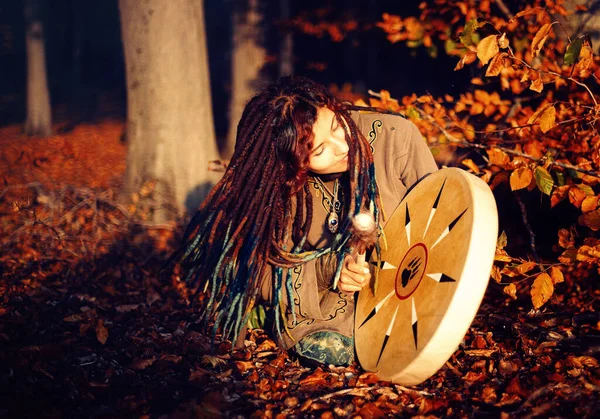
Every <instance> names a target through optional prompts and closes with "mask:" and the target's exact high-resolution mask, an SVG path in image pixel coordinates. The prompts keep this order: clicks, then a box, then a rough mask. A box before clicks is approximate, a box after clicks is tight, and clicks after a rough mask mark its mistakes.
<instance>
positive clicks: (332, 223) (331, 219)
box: [327, 211, 339, 234]
mask: <svg viewBox="0 0 600 419" xmlns="http://www.w3.org/2000/svg"><path fill="white" fill-rule="evenodd" d="M338 224H339V217H338V215H337V212H335V211H331V212H330V213H329V216H328V217H327V228H328V229H329V231H331V232H332V233H334V234H335V233H337V230H338Z"/></svg>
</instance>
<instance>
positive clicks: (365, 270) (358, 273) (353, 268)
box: [338, 255, 371, 292]
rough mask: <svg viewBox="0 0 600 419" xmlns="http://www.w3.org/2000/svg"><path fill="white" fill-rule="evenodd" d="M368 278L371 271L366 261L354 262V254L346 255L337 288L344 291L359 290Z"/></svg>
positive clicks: (366, 282) (367, 281)
mask: <svg viewBox="0 0 600 419" xmlns="http://www.w3.org/2000/svg"><path fill="white" fill-rule="evenodd" d="M370 280H371V271H370V270H369V265H368V263H367V262H362V263H356V260H355V259H354V256H350V255H349V256H346V258H345V259H344V266H343V267H342V273H341V275H340V282H339V284H338V288H339V290H340V291H344V292H356V291H360V290H361V289H363V287H364V286H365V285H367V284H368V283H369V281H370Z"/></svg>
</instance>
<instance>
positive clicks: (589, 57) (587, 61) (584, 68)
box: [575, 44, 594, 79]
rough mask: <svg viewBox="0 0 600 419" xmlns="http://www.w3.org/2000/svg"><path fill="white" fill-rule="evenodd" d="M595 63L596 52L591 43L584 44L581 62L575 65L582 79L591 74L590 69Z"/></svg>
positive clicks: (580, 57) (580, 56)
mask: <svg viewBox="0 0 600 419" xmlns="http://www.w3.org/2000/svg"><path fill="white" fill-rule="evenodd" d="M593 65H594V53H593V51H592V48H590V46H589V45H587V44H586V45H584V46H583V48H582V49H581V53H580V55H579V62H578V63H577V64H576V65H575V70H576V71H577V73H578V74H579V77H581V78H582V79H585V78H587V77H588V76H589V75H590V70H591V68H592V67H593Z"/></svg>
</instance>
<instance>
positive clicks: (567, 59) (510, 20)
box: [370, 1, 600, 309]
mask: <svg viewBox="0 0 600 419" xmlns="http://www.w3.org/2000/svg"><path fill="white" fill-rule="evenodd" d="M432 3H433V4H434V5H435V7H431V5H430V4H427V3H425V2H424V3H422V7H421V9H422V13H421V16H420V17H419V18H415V17H407V18H402V17H400V16H393V15H387V14H386V15H384V16H383V20H382V22H380V23H379V26H380V27H381V28H382V29H383V30H384V31H385V32H386V33H387V35H388V39H389V40H390V41H391V42H405V43H406V44H407V45H408V46H410V47H413V48H419V47H423V48H427V49H428V50H429V51H430V52H431V53H432V54H437V51H438V49H441V48H443V49H444V51H445V52H446V53H447V54H449V55H454V56H456V57H457V64H456V68H455V70H456V71H466V70H467V68H470V69H471V71H472V74H473V75H474V77H473V78H472V80H471V83H472V88H471V89H469V91H466V92H464V93H463V94H460V95H459V96H458V97H450V96H445V97H443V98H433V97H431V96H421V97H417V96H416V95H413V96H410V97H404V98H402V99H399V100H395V99H392V98H391V97H390V95H389V93H388V92H385V91H382V92H380V93H379V94H375V96H376V98H371V99H370V102H371V105H375V106H383V107H386V108H389V109H392V110H395V111H399V112H403V113H405V114H406V115H407V116H408V117H409V118H410V119H411V120H412V121H413V122H415V123H416V124H417V125H418V126H419V128H420V129H421V131H422V133H423V134H424V135H425V137H427V139H428V141H429V142H430V144H431V146H432V147H433V149H434V151H435V150H436V149H437V148H439V147H440V146H441V145H444V144H450V145H452V146H455V147H457V148H459V149H467V150H473V149H474V150H476V151H477V152H476V153H471V154H470V156H471V155H474V156H475V157H469V158H462V159H460V160H459V161H458V162H456V163H459V164H460V165H461V166H462V167H463V168H465V169H467V170H469V171H470V172H472V173H474V174H475V175H477V176H480V177H481V178H482V179H484V180H485V181H486V182H488V183H489V184H490V187H491V188H492V189H496V188H498V187H499V186H500V185H502V184H507V185H509V186H510V190H512V191H515V192H514V195H515V197H516V199H517V200H518V201H519V202H520V204H522V205H521V208H522V210H523V220H524V222H525V223H526V224H527V214H526V205H523V200H525V201H526V200H530V201H531V200H537V201H540V199H541V203H542V205H543V206H545V207H547V208H548V209H549V210H550V209H551V208H554V207H556V206H558V205H559V204H561V203H562V201H568V202H569V204H570V205H572V206H574V207H575V208H577V210H579V211H580V212H579V215H578V216H577V217H576V218H574V219H572V220H570V221H571V226H570V227H567V228H563V229H560V230H559V231H558V237H556V241H557V244H556V246H555V249H556V250H558V249H560V251H559V253H558V254H557V258H556V259H555V260H540V259H539V257H538V255H537V252H536V243H535V239H534V233H533V231H531V229H530V228H529V225H527V227H528V230H529V231H528V232H527V231H526V230H524V231H523V232H524V234H530V236H531V238H530V241H531V249H530V250H529V252H528V254H529V256H528V257H527V256H525V257H516V256H510V255H508V254H507V253H506V251H505V249H504V247H505V245H506V243H507V237H506V235H503V236H502V237H501V238H500V239H499V241H498V248H497V252H496V263H495V266H494V270H493V272H492V278H493V279H494V280H495V281H496V282H498V283H500V284H505V285H506V287H505V289H504V290H505V292H506V293H507V294H508V295H510V296H512V297H513V298H516V291H517V286H516V285H517V284H521V283H523V282H525V283H527V284H529V285H528V289H529V291H530V294H531V302H532V304H533V307H534V308H535V309H539V308H541V307H542V306H543V305H544V304H545V303H547V302H548V301H549V300H550V298H551V297H552V295H553V293H554V286H555V285H556V284H559V283H561V282H563V281H564V273H567V272H569V273H575V276H577V277H582V276H584V277H585V276H587V275H588V274H592V273H597V270H598V263H599V260H600V259H599V258H600V241H599V240H598V239H597V238H596V234H595V232H596V231H598V229H600V209H599V208H598V207H599V205H598V200H599V197H598V191H599V189H598V183H599V182H600V178H599V177H598V176H599V175H598V169H599V168H600V135H599V133H598V127H597V121H598V118H599V116H600V105H599V104H598V98H599V96H598V94H597V93H595V92H598V77H599V76H600V68H599V66H598V61H599V60H598V57H596V56H594V54H593V50H592V46H591V43H590V40H589V39H588V38H587V36H586V35H581V36H578V37H577V38H574V39H570V38H569V37H568V34H566V33H565V31H564V28H563V27H562V25H561V23H560V21H559V20H557V16H566V15H567V11H566V9H565V8H564V7H563V5H562V3H563V2H562V1H556V2H542V1H536V2H533V4H531V5H529V6H527V7H525V8H524V9H523V10H521V11H518V13H516V14H514V15H513V14H512V13H510V11H509V10H508V8H506V6H505V5H504V3H503V2H490V1H481V2H475V1H435V2H432ZM498 6H501V7H500V8H498ZM517 191H519V192H517ZM523 191H525V195H523ZM544 197H546V198H544ZM547 198H549V199H547ZM562 205H564V204H562ZM508 239H510V238H508ZM530 258H532V260H530Z"/></svg>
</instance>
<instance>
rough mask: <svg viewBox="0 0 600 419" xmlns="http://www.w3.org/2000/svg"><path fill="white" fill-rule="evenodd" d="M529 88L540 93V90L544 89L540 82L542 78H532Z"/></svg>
mask: <svg viewBox="0 0 600 419" xmlns="http://www.w3.org/2000/svg"><path fill="white" fill-rule="evenodd" d="M529 88H530V89H531V90H533V91H534V92H538V93H542V90H544V83H543V82H542V78H541V77H538V78H537V79H535V80H533V81H532V82H531V85H530V86H529Z"/></svg>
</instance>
